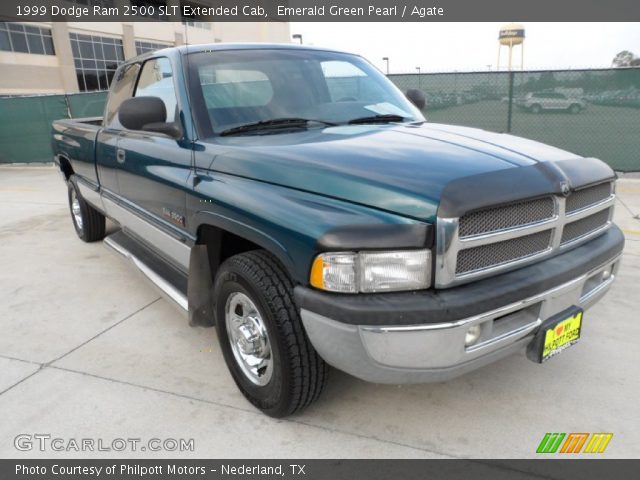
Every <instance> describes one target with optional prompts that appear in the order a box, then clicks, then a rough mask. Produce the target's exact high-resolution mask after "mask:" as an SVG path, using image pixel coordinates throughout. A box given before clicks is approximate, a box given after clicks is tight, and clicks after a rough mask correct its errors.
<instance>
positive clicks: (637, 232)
mask: <svg viewBox="0 0 640 480" xmlns="http://www.w3.org/2000/svg"><path fill="white" fill-rule="evenodd" d="M622 231H623V232H624V233H625V234H627V235H640V230H626V229H624V228H623V229H622Z"/></svg>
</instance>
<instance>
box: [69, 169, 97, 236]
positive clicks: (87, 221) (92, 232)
mask: <svg viewBox="0 0 640 480" xmlns="http://www.w3.org/2000/svg"><path fill="white" fill-rule="evenodd" d="M67 187H68V195H67V198H68V199H69V212H70V213H71V222H72V223H73V228H75V230H76V233H77V234H78V237H79V238H80V239H81V240H83V241H85V242H95V241H97V240H102V239H103V238H104V233H105V228H106V222H105V218H104V215H102V214H101V213H100V212H99V211H97V210H96V209H95V208H93V207H92V206H91V205H89V204H88V203H87V202H86V201H85V200H84V198H82V195H81V194H80V190H79V189H78V184H77V182H76V179H75V176H74V175H71V177H69V180H68V181H67ZM74 197H75V198H77V206H78V207H79V212H77V213H78V216H79V218H80V221H81V224H80V222H78V220H77V219H76V214H74Z"/></svg>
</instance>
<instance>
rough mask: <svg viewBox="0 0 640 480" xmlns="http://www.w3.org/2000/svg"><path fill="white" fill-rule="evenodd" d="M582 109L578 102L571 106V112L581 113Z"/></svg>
mask: <svg viewBox="0 0 640 480" xmlns="http://www.w3.org/2000/svg"><path fill="white" fill-rule="evenodd" d="M580 110H582V107H581V106H580V105H578V104H577V103H574V104H573V105H571V106H570V107H569V112H571V113H580Z"/></svg>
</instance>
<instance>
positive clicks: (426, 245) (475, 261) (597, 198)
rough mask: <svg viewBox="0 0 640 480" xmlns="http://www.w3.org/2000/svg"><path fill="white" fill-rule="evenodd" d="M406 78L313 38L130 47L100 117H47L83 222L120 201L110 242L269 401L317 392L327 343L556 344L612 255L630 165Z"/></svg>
mask: <svg viewBox="0 0 640 480" xmlns="http://www.w3.org/2000/svg"><path fill="white" fill-rule="evenodd" d="M411 93H412V95H408V96H409V97H411V98H412V101H409V100H408V99H407V96H405V95H404V94H403V93H402V92H400V91H399V90H398V89H397V88H396V87H395V86H394V85H393V84H392V83H391V82H390V81H389V80H388V79H387V78H386V77H385V76H384V75H383V74H382V73H380V72H379V71H378V70H377V69H376V68H374V67H373V66H371V65H370V64H369V63H368V62H367V61H366V60H364V59H363V58H361V57H359V56H356V55H351V54H347V53H342V52H336V51H329V50H325V49H319V48H308V47H302V46H294V45H267V44H259V45H252V44H242V45H233V44H229V45H226V44H215V45H194V46H182V47H176V48H169V49H165V50H159V51H156V52H152V53H147V54H145V55H142V56H139V57H136V58H134V59H131V60H129V61H127V62H126V63H125V64H123V65H121V66H120V67H119V68H118V70H117V71H116V72H115V75H114V78H113V81H112V86H111V91H110V93H109V98H108V101H107V105H106V108H105V112H104V117H101V118H86V119H76V120H58V121H56V122H54V123H53V149H54V153H55V161H56V163H57V164H58V165H59V167H60V171H61V172H62V175H63V177H64V179H65V181H66V183H67V185H68V192H69V205H70V211H71V218H72V221H73V225H74V227H75V230H76V232H77V234H78V236H79V237H80V238H81V239H82V240H84V241H87V242H90V241H97V240H102V239H103V238H104V236H105V217H108V218H110V219H112V220H113V221H115V222H116V223H117V224H118V225H119V227H120V228H119V229H118V230H117V231H116V232H115V233H113V234H111V235H109V236H107V237H106V238H105V239H104V242H105V243H106V244H107V245H108V246H110V247H112V248H113V249H114V250H115V251H117V252H119V253H120V254H122V255H123V256H124V257H126V258H128V259H129V260H131V261H132V263H133V264H134V265H135V266H136V267H137V268H138V269H139V270H140V271H142V273H143V274H144V275H145V276H146V277H148V278H149V279H150V280H151V281H152V282H153V283H154V284H155V285H156V286H157V287H158V288H159V289H160V290H161V291H162V292H163V293H164V294H165V295H166V297H167V298H169V299H170V300H171V301H172V302H173V303H175V304H176V305H177V306H178V307H179V308H180V309H181V310H183V311H184V312H187V314H188V317H189V321H190V323H191V324H192V325H200V326H214V325H215V326H216V328H217V336H218V340H219V343H220V348H221V351H222V353H223V355H224V358H225V361H226V363H227V366H228V368H229V370H230V372H231V375H232V376H233V379H234V380H235V382H236V383H237V385H238V387H239V388H240V390H241V391H242V393H243V394H244V395H245V396H246V398H247V399H248V400H249V401H250V402H251V403H252V404H253V405H255V406H256V407H257V408H259V409H261V410H262V411H263V412H265V413H266V414H268V415H271V416H275V417H281V416H286V415H290V414H292V413H294V412H296V411H298V410H300V409H301V408H303V407H305V406H307V405H309V404H310V403H312V402H313V401H314V400H315V399H317V398H318V396H319V395H320V393H321V391H322V389H323V386H324V384H325V382H326V379H327V368H328V367H327V365H332V366H334V367H335V368H338V369H340V370H343V371H345V372H347V373H349V374H351V375H354V376H356V377H359V378H362V379H365V380H368V381H371V382H379V383H410V382H432V381H442V380H445V379H448V378H451V377H454V376H457V375H460V374H463V373H465V372H468V371H470V370H473V369H476V368H478V367H481V366H483V365H487V364H489V363H491V362H494V361H496V360H498V359H500V358H503V357H505V356H507V355H511V354H514V353H521V354H526V355H527V356H528V358H530V359H531V360H533V361H535V362H539V363H542V362H544V361H546V360H548V359H550V358H552V357H553V356H554V355H556V354H558V353H559V352H561V351H563V350H564V349H565V348H566V347H568V346H571V345H573V344H574V343H576V342H577V341H578V339H579V337H580V333H581V330H582V328H589V322H591V321H597V319H589V318H583V311H584V310H585V309H586V308H588V307H589V306H591V305H592V304H593V303H594V302H596V301H598V300H599V299H600V298H601V297H602V296H603V295H604V293H605V292H606V291H607V290H608V289H609V287H610V286H611V284H612V282H613V280H614V278H615V276H616V272H617V269H618V267H619V263H620V258H621V253H622V249H623V245H624V237H623V235H622V233H621V231H620V230H619V229H618V228H617V227H616V226H615V225H613V224H612V216H613V208H614V202H615V179H616V176H615V173H614V172H613V171H612V170H611V169H610V168H609V167H608V166H607V165H606V164H605V163H603V162H601V161H599V160H596V159H593V158H585V157H580V156H577V155H575V154H572V153H568V152H566V151H562V150H559V149H557V148H554V147H550V146H547V145H542V144H540V143H537V142H534V141H530V140H526V139H522V138H518V137H514V136H511V135H506V134H499V133H492V132H486V131H482V130H477V129H472V128H465V127H459V126H450V125H439V124H432V123H427V122H426V121H425V118H424V117H423V115H422V113H421V111H420V109H419V108H417V107H416V106H415V105H419V104H420V102H421V98H420V94H419V93H417V92H415V91H414V92H411ZM422 100H424V99H423V98H422ZM414 103H415V105H414ZM97 294H99V292H97ZM141 348H144V345H143V344H141ZM585 348H588V346H585ZM576 374H580V372H576Z"/></svg>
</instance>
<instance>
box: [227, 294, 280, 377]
mask: <svg viewBox="0 0 640 480" xmlns="http://www.w3.org/2000/svg"><path fill="white" fill-rule="evenodd" d="M225 324H226V327H227V334H228V336H229V343H230V344H231V350H232V351H233V356H234V357H235V359H236V363H237V364H238V366H239V367H240V369H241V370H242V372H243V373H244V375H245V376H246V377H247V378H248V379H249V380H250V381H251V382H252V383H253V384H255V385H260V386H264V385H266V384H267V383H269V380H271V376H272V375H273V357H272V355H271V344H270V342H269V335H268V334H267V327H266V325H265V323H264V321H263V319H262V315H261V314H260V312H259V311H258V308H257V307H256V305H255V304H254V303H253V301H252V300H251V299H250V298H249V297H248V296H247V295H245V294H244V293H241V292H234V293H232V294H231V295H229V298H228V299H227V304H226V306H225Z"/></svg>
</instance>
